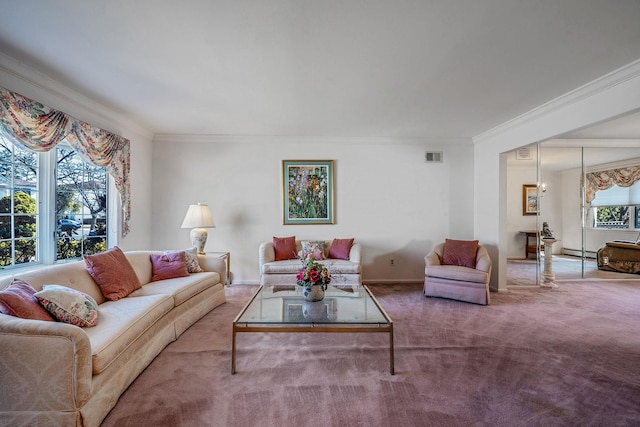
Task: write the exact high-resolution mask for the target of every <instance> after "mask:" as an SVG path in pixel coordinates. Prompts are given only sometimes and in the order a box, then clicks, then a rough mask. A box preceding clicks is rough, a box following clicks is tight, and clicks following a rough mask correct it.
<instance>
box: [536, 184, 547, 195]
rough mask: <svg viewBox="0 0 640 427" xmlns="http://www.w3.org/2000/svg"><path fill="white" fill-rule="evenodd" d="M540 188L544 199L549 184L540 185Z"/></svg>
mask: <svg viewBox="0 0 640 427" xmlns="http://www.w3.org/2000/svg"><path fill="white" fill-rule="evenodd" d="M538 188H540V197H544V194H545V193H546V192H547V184H546V183H544V182H543V183H542V184H540V183H538Z"/></svg>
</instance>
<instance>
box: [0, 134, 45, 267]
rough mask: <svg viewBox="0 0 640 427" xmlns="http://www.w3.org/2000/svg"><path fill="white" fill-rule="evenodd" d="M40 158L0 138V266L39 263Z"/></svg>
mask: <svg viewBox="0 0 640 427" xmlns="http://www.w3.org/2000/svg"><path fill="white" fill-rule="evenodd" d="M38 165H39V164H38V155H37V154H36V153H34V152H32V151H30V150H26V149H24V148H22V147H20V146H19V145H17V144H13V143H11V142H10V141H8V140H7V139H6V138H3V137H2V136H1V135H0V196H1V198H0V266H2V267H10V266H13V265H18V264H25V263H28V262H32V261H36V260H37V251H36V248H37V246H38V245H37V243H38V229H37V224H38V222H39V221H38V214H39V212H38V177H39V174H38Z"/></svg>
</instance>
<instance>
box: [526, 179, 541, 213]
mask: <svg viewBox="0 0 640 427" xmlns="http://www.w3.org/2000/svg"><path fill="white" fill-rule="evenodd" d="M537 213H538V186H537V185H535V184H524V185H523V186H522V215H536V214H537Z"/></svg>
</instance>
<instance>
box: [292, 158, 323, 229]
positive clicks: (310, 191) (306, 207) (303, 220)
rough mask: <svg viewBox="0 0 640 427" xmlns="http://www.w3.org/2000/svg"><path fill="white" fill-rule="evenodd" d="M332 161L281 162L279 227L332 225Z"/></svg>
mask: <svg viewBox="0 0 640 427" xmlns="http://www.w3.org/2000/svg"><path fill="white" fill-rule="evenodd" d="M333 185H334V177H333V160H283V161H282V217H283V218H282V223H283V224H284V225H294V224H334V196H333V194H334V190H333Z"/></svg>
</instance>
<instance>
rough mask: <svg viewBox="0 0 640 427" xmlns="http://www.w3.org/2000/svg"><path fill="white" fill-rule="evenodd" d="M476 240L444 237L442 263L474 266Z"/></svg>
mask: <svg viewBox="0 0 640 427" xmlns="http://www.w3.org/2000/svg"><path fill="white" fill-rule="evenodd" d="M477 253H478V241H477V240H453V239H445V242H444V248H443V249H442V264H444V265H458V266H462V267H469V268H476V255H477Z"/></svg>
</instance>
